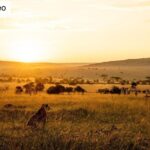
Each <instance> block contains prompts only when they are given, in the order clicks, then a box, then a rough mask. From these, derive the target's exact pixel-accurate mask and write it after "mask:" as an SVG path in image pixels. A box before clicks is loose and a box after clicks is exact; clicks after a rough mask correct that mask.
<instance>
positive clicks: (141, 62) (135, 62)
mask: <svg viewBox="0 0 150 150" xmlns="http://www.w3.org/2000/svg"><path fill="white" fill-rule="evenodd" d="M89 66H91V67H92V66H94V67H104V66H106V67H108V66H127V67H128V66H143V67H144V66H150V58H140V59H127V60H118V61H109V62H102V63H96V64H90V65H89Z"/></svg>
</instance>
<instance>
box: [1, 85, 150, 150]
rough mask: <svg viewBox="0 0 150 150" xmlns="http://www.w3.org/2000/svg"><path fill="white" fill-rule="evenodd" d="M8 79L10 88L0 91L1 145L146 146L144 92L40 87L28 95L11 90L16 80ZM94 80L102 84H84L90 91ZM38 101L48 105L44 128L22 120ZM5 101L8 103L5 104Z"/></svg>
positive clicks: (148, 128)
mask: <svg viewBox="0 0 150 150" xmlns="http://www.w3.org/2000/svg"><path fill="white" fill-rule="evenodd" d="M4 84H5V83H1V86H5V85H4ZM7 85H9V90H7V92H1V93H0V149H4V150H17V149H18V150H20V149H21V150H23V149H24V150H29V149H33V150H41V149H43V150H67V149H71V150H78V149H79V150H96V149H97V150H149V149H150V100H149V99H147V98H145V97H144V94H139V95H138V96H135V95H134V94H130V95H118V94H99V93H94V92H87V93H84V94H79V93H71V94H67V93H65V94H56V95H55V94H51V95H49V94H47V93H46V92H45V91H43V92H40V93H38V94H33V95H31V96H30V95H27V94H24V93H22V94H19V95H17V94H15V87H16V85H17V83H9V84H7ZM47 86H48V85H47ZM98 86H99V87H101V86H102V85H86V86H85V87H84V88H85V89H86V90H89V91H90V90H91V91H93V89H94V91H95V89H97V87H98ZM106 86H110V85H106ZM148 87H149V86H148ZM141 88H144V86H142V87H141ZM43 103H44V104H48V105H49V106H50V107H51V109H50V110H49V111H48V112H47V123H46V126H45V128H36V129H32V128H29V127H27V125H26V123H27V121H28V120H29V118H30V117H31V116H32V115H33V114H34V113H35V112H36V111H37V110H38V109H39V108H40V106H41V105H42V104H43ZM7 104H12V105H13V107H12V108H6V107H4V106H5V105H7Z"/></svg>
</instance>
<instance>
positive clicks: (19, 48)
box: [10, 41, 44, 63]
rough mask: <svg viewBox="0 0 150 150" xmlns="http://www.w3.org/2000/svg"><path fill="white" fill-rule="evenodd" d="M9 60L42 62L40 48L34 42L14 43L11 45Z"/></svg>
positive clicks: (42, 57)
mask: <svg viewBox="0 0 150 150" xmlns="http://www.w3.org/2000/svg"><path fill="white" fill-rule="evenodd" d="M10 58H11V59H12V60H15V61H19V62H26V63H29V62H39V61H42V60H44V56H43V51H42V46H41V45H40V44H39V43H38V42H34V41H21V42H14V43H13V44H12V45H11V52H10Z"/></svg>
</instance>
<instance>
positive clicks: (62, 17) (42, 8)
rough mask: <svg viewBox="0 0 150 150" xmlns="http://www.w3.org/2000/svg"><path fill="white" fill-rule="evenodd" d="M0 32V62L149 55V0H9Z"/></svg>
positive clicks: (98, 59) (0, 25)
mask: <svg viewBox="0 0 150 150" xmlns="http://www.w3.org/2000/svg"><path fill="white" fill-rule="evenodd" d="M0 36H1V39H0V60H13V61H25V62H30V61H40V62H41V61H44V62H48V61H49V62H102V61H108V60H120V59H128V58H143V57H150V0H42V1H41V0H11V15H10V16H9V17H6V18H0Z"/></svg>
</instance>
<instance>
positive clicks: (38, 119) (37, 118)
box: [27, 104, 50, 128]
mask: <svg viewBox="0 0 150 150" xmlns="http://www.w3.org/2000/svg"><path fill="white" fill-rule="evenodd" d="M49 109H50V107H49V106H48V104H43V105H42V107H41V108H40V109H39V110H38V111H37V112H36V113H35V114H34V115H33V116H32V117H31V118H30V119H29V121H28V123H27V126H30V127H33V128H36V127H37V125H38V124H40V123H42V125H43V127H44V126H45V123H46V120H47V112H46V110H49Z"/></svg>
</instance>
